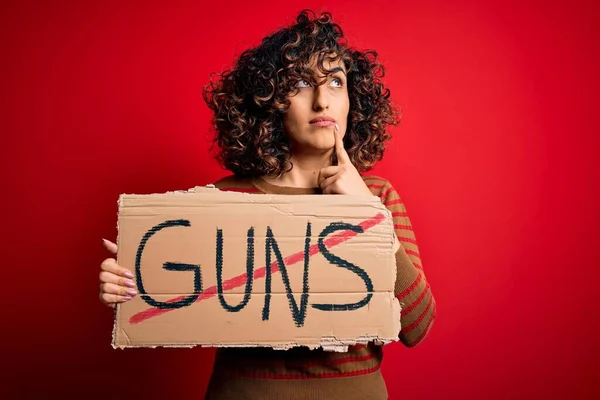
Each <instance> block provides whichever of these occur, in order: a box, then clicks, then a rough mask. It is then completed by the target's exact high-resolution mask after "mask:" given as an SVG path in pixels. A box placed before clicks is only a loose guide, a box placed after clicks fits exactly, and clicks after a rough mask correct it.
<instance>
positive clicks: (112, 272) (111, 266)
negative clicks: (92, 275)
mask: <svg viewBox="0 0 600 400" xmlns="http://www.w3.org/2000/svg"><path fill="white" fill-rule="evenodd" d="M103 242H104V247H106V249H107V250H108V251H110V252H111V253H112V254H113V255H116V254H117V249H118V248H117V245H116V244H115V243H113V242H110V241H108V240H106V239H103ZM100 269H101V271H100V301H101V302H102V303H104V304H106V305H107V306H109V307H112V308H115V307H116V305H117V303H123V302H125V301H129V300H131V299H132V298H133V296H135V295H136V294H137V291H136V290H135V282H134V281H133V274H132V273H131V271H129V270H128V269H126V268H123V267H121V266H120V265H119V264H117V260H116V259H114V258H107V259H106V260H104V261H103V262H102V264H101V265H100Z"/></svg>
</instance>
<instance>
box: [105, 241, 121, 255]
mask: <svg viewBox="0 0 600 400" xmlns="http://www.w3.org/2000/svg"><path fill="white" fill-rule="evenodd" d="M102 243H104V247H106V250H108V251H110V252H111V253H113V254H117V249H118V246H117V245H116V244H115V243H113V242H111V241H110V240H106V239H102Z"/></svg>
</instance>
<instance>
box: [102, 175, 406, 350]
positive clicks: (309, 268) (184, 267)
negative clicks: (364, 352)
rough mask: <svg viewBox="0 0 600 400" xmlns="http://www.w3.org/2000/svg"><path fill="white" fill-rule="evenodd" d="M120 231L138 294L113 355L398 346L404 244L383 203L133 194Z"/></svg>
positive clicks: (125, 202)
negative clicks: (398, 256)
mask: <svg viewBox="0 0 600 400" xmlns="http://www.w3.org/2000/svg"><path fill="white" fill-rule="evenodd" d="M118 231H119V235H118V240H117V244H118V246H119V251H118V258H117V261H118V263H119V264H120V265H122V266H124V267H126V268H128V269H130V270H131V271H133V272H134V275H135V278H134V280H135V282H136V285H137V289H138V292H139V294H138V295H137V296H135V297H134V298H133V299H132V300H130V301H128V302H126V303H122V304H119V305H118V306H117V311H116V314H115V325H114V332H113V346H114V347H115V348H125V347H155V346H176V347H189V346H196V345H201V346H207V347H219V346H229V347H248V346H268V347H273V348H277V349H287V348H290V347H294V346H307V347H309V348H317V347H322V348H324V349H325V350H333V351H345V350H346V349H347V346H348V345H350V344H355V343H367V342H369V341H375V342H377V343H378V344H386V343H389V342H391V341H397V340H398V333H399V331H400V304H399V302H398V300H397V299H396V297H395V296H394V283H395V279H396V262H395V252H396V250H397V249H398V242H397V241H396V239H395V235H394V225H393V222H392V218H391V214H390V212H389V211H388V210H387V209H386V207H385V206H384V205H383V204H382V203H381V201H380V199H379V198H378V197H376V196H372V197H364V196H346V195H331V196H324V195H265V194H248V193H237V192H226V191H220V190H218V189H216V188H210V187H203V188H202V187H198V188H194V189H190V190H189V191H179V192H168V193H164V194H149V195H127V194H124V195H121V196H120V199H119V215H118Z"/></svg>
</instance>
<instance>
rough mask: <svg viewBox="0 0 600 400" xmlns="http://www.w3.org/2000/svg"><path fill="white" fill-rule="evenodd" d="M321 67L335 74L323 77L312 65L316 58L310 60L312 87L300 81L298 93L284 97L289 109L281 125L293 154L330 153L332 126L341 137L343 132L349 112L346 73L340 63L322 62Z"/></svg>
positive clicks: (306, 82)
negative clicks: (336, 128) (288, 139)
mask: <svg viewBox="0 0 600 400" xmlns="http://www.w3.org/2000/svg"><path fill="white" fill-rule="evenodd" d="M323 66H324V67H325V68H326V69H327V70H329V71H335V72H334V73H332V74H331V75H329V76H327V77H325V76H324V75H323V73H322V72H321V71H319V69H318V67H317V65H316V57H313V61H312V64H311V65H310V67H309V68H308V69H307V73H308V74H310V75H311V76H312V77H313V78H314V79H313V80H314V81H315V82H316V84H313V83H311V82H309V81H306V80H305V81H301V82H299V83H298V85H297V88H298V93H297V94H293V93H292V94H291V95H290V96H289V97H288V98H289V100H290V107H289V109H288V111H287V112H286V113H285V114H284V117H283V124H284V127H285V130H286V132H287V134H288V137H289V138H290V142H291V144H292V152H293V153H315V152H321V153H322V152H325V151H328V150H331V149H333V147H334V144H335V139H334V136H333V130H334V127H333V125H334V124H335V123H337V124H338V126H339V128H340V133H341V134H342V135H344V134H345V132H346V124H347V118H348V112H349V110H350V99H349V98H348V88H347V85H346V83H347V80H346V69H345V68H344V65H343V62H342V61H341V60H338V61H333V62H329V61H327V60H325V61H324V63H323Z"/></svg>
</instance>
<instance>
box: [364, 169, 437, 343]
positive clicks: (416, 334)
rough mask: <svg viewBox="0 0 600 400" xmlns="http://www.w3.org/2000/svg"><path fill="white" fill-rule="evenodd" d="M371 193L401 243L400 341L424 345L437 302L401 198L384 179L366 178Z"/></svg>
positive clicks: (398, 283) (398, 286)
mask: <svg viewBox="0 0 600 400" xmlns="http://www.w3.org/2000/svg"><path fill="white" fill-rule="evenodd" d="M365 183H367V186H369V188H370V189H371V192H372V193H373V194H375V195H378V196H379V197H380V198H381V201H382V202H383V204H385V206H386V207H387V209H388V210H390V211H391V213H392V217H393V220H394V230H395V232H396V236H397V238H398V240H399V242H400V248H399V249H398V251H397V252H396V271H397V272H396V286H395V294H396V297H397V298H398V300H399V301H400V305H401V307H402V313H401V317H400V325H401V329H400V340H401V341H402V343H404V345H406V346H407V347H414V346H416V345H417V344H419V343H421V342H422V341H423V339H424V338H425V336H427V333H428V332H429V330H430V329H431V326H432V324H433V322H434V320H435V315H436V309H435V299H434V297H433V294H432V293H431V287H430V285H429V283H428V282H427V278H426V277H425V271H424V270H423V266H422V262H421V256H420V254H419V247H418V246H417V241H416V237H415V233H414V231H413V227H412V224H411V221H410V218H409V217H408V213H407V212H406V207H405V206H404V204H403V202H402V199H401V198H400V196H399V195H398V192H397V191H396V189H394V187H393V186H392V185H391V184H390V183H389V182H388V181H387V180H385V179H381V178H375V177H371V178H370V179H369V178H365Z"/></svg>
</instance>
